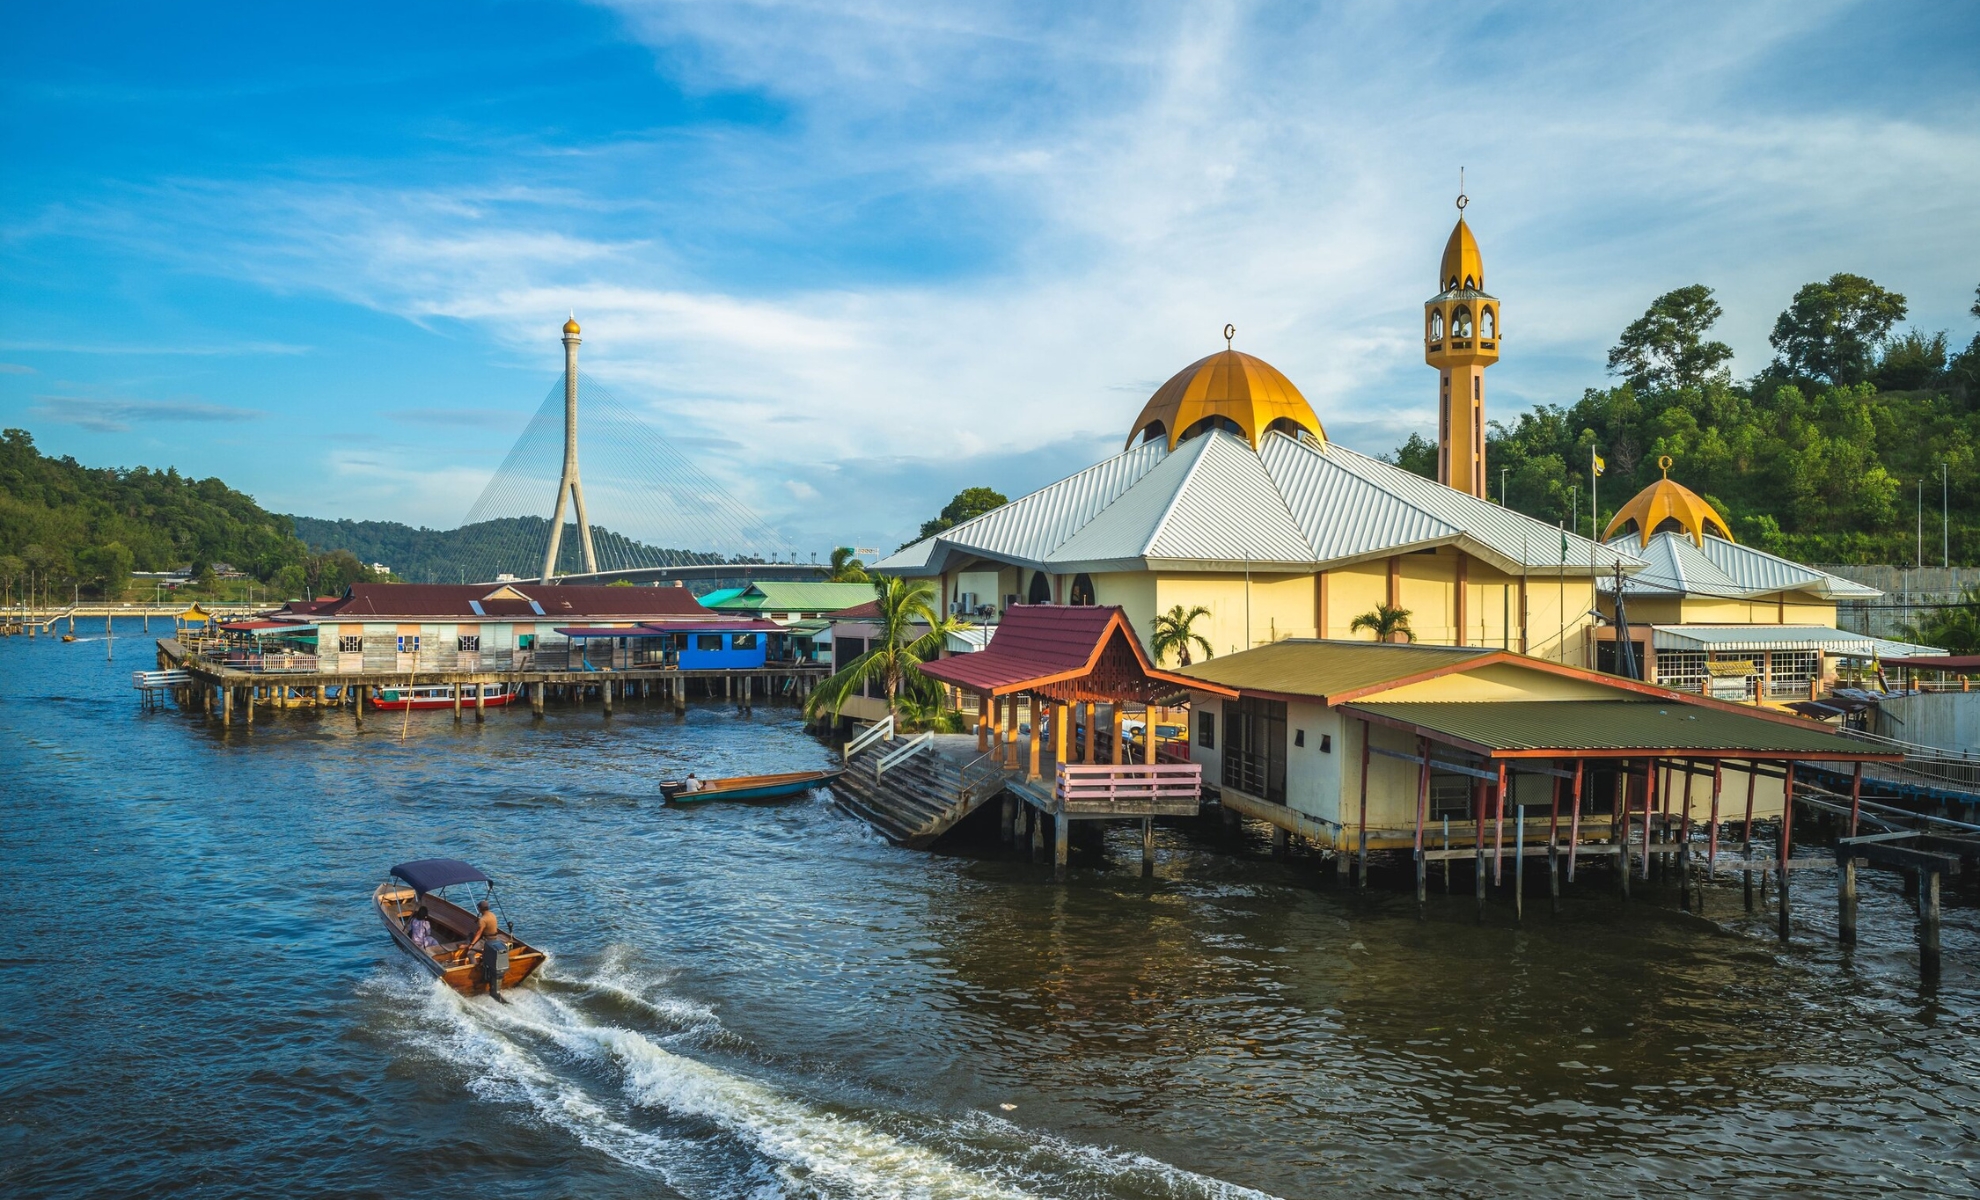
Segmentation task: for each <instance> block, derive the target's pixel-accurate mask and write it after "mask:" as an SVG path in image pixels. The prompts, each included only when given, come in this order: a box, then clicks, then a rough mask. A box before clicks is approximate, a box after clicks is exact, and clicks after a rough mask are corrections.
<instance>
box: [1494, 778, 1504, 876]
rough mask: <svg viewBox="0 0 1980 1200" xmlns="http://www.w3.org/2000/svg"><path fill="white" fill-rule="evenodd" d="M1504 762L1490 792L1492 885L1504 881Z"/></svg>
mask: <svg viewBox="0 0 1980 1200" xmlns="http://www.w3.org/2000/svg"><path fill="white" fill-rule="evenodd" d="M1505 860H1506V764H1505V762H1504V760H1501V761H1500V763H1499V786H1498V787H1497V788H1495V789H1494V790H1493V793H1492V886H1493V887H1498V886H1499V885H1500V884H1501V883H1503V882H1505Z"/></svg>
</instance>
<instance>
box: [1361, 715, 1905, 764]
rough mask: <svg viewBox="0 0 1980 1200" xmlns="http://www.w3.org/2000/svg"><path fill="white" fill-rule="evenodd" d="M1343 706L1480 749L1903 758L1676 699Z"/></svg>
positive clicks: (1522, 753)
mask: <svg viewBox="0 0 1980 1200" xmlns="http://www.w3.org/2000/svg"><path fill="white" fill-rule="evenodd" d="M1341 711H1342V712H1344V713H1346V714H1347V715H1349V716H1353V717H1364V716H1365V717H1368V718H1369V719H1371V720H1374V721H1376V722H1377V723H1379V724H1382V725H1388V726H1390V727H1392V728H1399V729H1407V730H1409V731H1411V732H1414V733H1417V734H1420V735H1421V736H1424V737H1427V738H1429V739H1431V740H1432V741H1437V742H1443V743H1444V744H1446V745H1451V746H1458V747H1461V748H1463V749H1466V750H1469V751H1471V752H1472V753H1474V754H1479V755H1483V756H1485V757H1487V758H1569V757H1573V758H1587V757H1594V758H1645V757H1672V758H1687V757H1697V758H1808V759H1833V760H1840V761H1846V762H1855V761H1858V760H1862V761H1872V762H1900V761H1902V760H1903V758H1904V756H1903V755H1902V754H1893V753H1889V752H1880V751H1879V750H1878V749H1877V748H1876V747H1873V746H1871V745H1868V744H1866V743H1864V742H1860V741H1857V740H1855V739H1853V738H1846V737H1842V736H1841V735H1839V734H1836V733H1832V732H1830V731H1829V730H1828V728H1826V727H1825V726H1822V725H1817V724H1815V723H1814V722H1812V721H1803V720H1800V719H1798V718H1792V717H1785V716H1777V717H1770V716H1762V715H1759V714H1758V713H1753V712H1740V711H1734V710H1732V709H1730V708H1729V707H1728V708H1722V707H1718V706H1716V705H1708V704H1702V703H1687V702H1683V701H1670V702H1664V701H1656V700H1527V701H1505V702H1497V703H1488V702H1478V701H1471V702H1463V701H1409V702H1401V703H1390V704H1383V703H1377V702H1370V703H1366V704H1347V705H1343V706H1342V708H1341Z"/></svg>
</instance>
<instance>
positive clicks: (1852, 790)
mask: <svg viewBox="0 0 1980 1200" xmlns="http://www.w3.org/2000/svg"><path fill="white" fill-rule="evenodd" d="M1862 811H1863V763H1862V761H1861V760H1858V761H1857V764H1856V771H1855V773H1854V774H1852V775H1851V776H1850V780H1849V836H1851V837H1855V836H1856V819H1857V817H1858V815H1860V814H1861V813H1862Z"/></svg>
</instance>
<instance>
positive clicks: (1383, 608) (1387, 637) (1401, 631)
mask: <svg viewBox="0 0 1980 1200" xmlns="http://www.w3.org/2000/svg"><path fill="white" fill-rule="evenodd" d="M1363 629H1366V630H1369V631H1370V632H1372V633H1374V635H1375V640H1376V641H1378V642H1395V641H1403V642H1413V641H1415V640H1416V631H1415V630H1413V629H1411V628H1410V627H1409V610H1408V609H1406V608H1392V607H1390V606H1389V605H1387V604H1378V605H1376V606H1375V610H1374V611H1373V612H1365V613H1362V614H1361V615H1360V616H1358V617H1356V618H1355V619H1354V620H1352V621H1349V622H1348V631H1349V632H1351V633H1358V632H1360V631H1361V630H1363Z"/></svg>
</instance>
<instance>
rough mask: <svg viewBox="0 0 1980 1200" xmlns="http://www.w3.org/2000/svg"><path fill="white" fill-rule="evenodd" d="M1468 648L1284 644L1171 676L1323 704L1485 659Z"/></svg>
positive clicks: (1311, 640)
mask: <svg viewBox="0 0 1980 1200" xmlns="http://www.w3.org/2000/svg"><path fill="white" fill-rule="evenodd" d="M1503 653H1504V652H1503V651H1498V650H1487V649H1482V648H1479V647H1473V646H1416V645H1397V644H1393V643H1391V644H1384V643H1381V642H1348V641H1333V640H1326V641H1323V640H1320V639H1317V638H1287V639H1285V640H1284V641H1279V642H1273V643H1272V644H1271V645H1269V646H1260V647H1258V648H1257V649H1255V650H1247V651H1245V652H1244V653H1242V654H1233V655H1231V656H1230V657H1228V658H1213V659H1210V660H1208V661H1207V662H1200V663H1193V664H1191V665H1190V666H1187V667H1182V668H1180V669H1178V670H1177V671H1176V674H1178V675H1183V676H1186V677H1188V678H1190V679H1201V680H1203V681H1204V682H1205V683H1215V684H1220V685H1222V686H1224V687H1227V688H1235V689H1236V690H1238V691H1241V692H1273V693H1276V694H1278V695H1281V696H1313V697H1316V698H1319V699H1322V700H1324V699H1326V698H1327V697H1329V696H1337V695H1341V694H1344V693H1347V692H1358V691H1360V690H1362V689H1363V688H1368V687H1373V686H1376V685H1379V684H1384V683H1393V682H1396V681H1398V680H1403V679H1412V678H1415V677H1416V676H1418V675H1422V674H1424V673H1426V672H1436V671H1441V670H1445V669H1447V668H1450V667H1462V666H1464V665H1466V664H1468V663H1471V662H1472V661H1473V660H1476V659H1479V658H1483V657H1485V656H1487V655H1495V654H1503Z"/></svg>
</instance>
